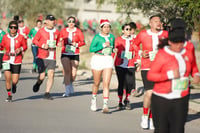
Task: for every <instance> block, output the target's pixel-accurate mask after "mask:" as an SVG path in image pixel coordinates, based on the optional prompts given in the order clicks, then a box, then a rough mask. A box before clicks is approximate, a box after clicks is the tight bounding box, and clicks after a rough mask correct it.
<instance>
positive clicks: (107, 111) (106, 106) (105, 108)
mask: <svg viewBox="0 0 200 133" xmlns="http://www.w3.org/2000/svg"><path fill="white" fill-rule="evenodd" d="M102 112H103V113H109V109H108V105H106V104H104V105H103V110H102Z"/></svg>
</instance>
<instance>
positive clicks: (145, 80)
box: [141, 70, 154, 90]
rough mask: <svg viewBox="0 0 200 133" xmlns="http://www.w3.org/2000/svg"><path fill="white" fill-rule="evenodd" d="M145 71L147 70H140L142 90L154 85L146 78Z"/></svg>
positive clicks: (150, 88)
mask: <svg viewBox="0 0 200 133" xmlns="http://www.w3.org/2000/svg"><path fill="white" fill-rule="evenodd" d="M147 72H148V70H141V75H142V81H143V85H144V90H152V89H153V86H154V82H152V81H149V80H148V79H147Z"/></svg>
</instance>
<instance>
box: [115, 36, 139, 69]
mask: <svg viewBox="0 0 200 133" xmlns="http://www.w3.org/2000/svg"><path fill="white" fill-rule="evenodd" d="M133 40H134V38H131V37H129V38H126V37H124V36H120V37H117V38H116V39H115V48H117V53H116V58H115V66H121V67H124V68H129V67H135V65H134V64H135V62H136V60H137V59H138V58H139V57H138V47H137V46H136V45H133ZM125 53H126V54H127V55H125Z"/></svg>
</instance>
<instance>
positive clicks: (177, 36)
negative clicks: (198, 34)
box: [168, 28, 185, 43]
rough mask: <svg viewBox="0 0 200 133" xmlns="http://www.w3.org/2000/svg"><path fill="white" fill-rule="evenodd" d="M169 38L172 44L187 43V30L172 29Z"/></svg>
mask: <svg viewBox="0 0 200 133" xmlns="http://www.w3.org/2000/svg"><path fill="white" fill-rule="evenodd" d="M168 38H169V40H170V41H171V42H175V43H177V42H185V29H179V28H178V29H172V30H170V31H169V34H168Z"/></svg>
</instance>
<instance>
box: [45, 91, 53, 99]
mask: <svg viewBox="0 0 200 133" xmlns="http://www.w3.org/2000/svg"><path fill="white" fill-rule="evenodd" d="M44 99H46V100H53V98H52V97H51V95H50V93H47V92H46V93H45V94H44Z"/></svg>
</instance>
